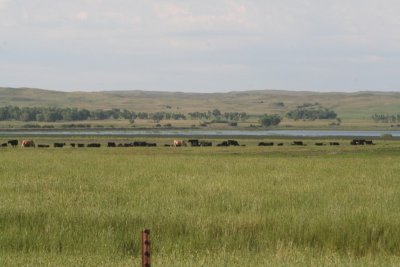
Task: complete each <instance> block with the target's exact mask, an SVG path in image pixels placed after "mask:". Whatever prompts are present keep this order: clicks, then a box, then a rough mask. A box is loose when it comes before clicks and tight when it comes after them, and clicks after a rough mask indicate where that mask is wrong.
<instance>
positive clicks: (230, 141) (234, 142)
mask: <svg viewBox="0 0 400 267" xmlns="http://www.w3.org/2000/svg"><path fill="white" fill-rule="evenodd" d="M228 145H230V146H240V145H239V142H238V141H236V140H228Z"/></svg>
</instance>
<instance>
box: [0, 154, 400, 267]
mask: <svg viewBox="0 0 400 267" xmlns="http://www.w3.org/2000/svg"><path fill="white" fill-rule="evenodd" d="M399 160H400V152H399V151H396V150H389V149H386V148H385V147H383V146H376V147H374V148H361V149H360V148H354V149H353V148H351V149H350V148H331V147H325V148H318V149H317V148H311V147H309V148H308V147H303V148H292V147H291V148H276V147H275V148H243V147H242V148H215V147H214V148H198V149H194V148H184V149H174V148H131V149H126V148H117V149H106V148H104V149H92V150H90V149H83V150H78V149H70V148H64V149H61V150H56V149H48V150H46V149H20V148H18V149H3V150H1V151H0V265H49V266H59V265H65V266H71V265H86V266H96V265H97V266H98V265H105V266H106V265H109V266H119V265H120V266H125V265H126V266H128V265H132V264H134V263H136V264H137V263H138V262H139V261H138V255H139V232H140V229H142V228H150V229H151V231H152V235H151V238H152V240H153V248H152V249H153V263H154V264H155V266H235V265H236V266H265V265H280V264H281V265H314V266H319V265H321V264H322V265H332V266H334V265H359V266H364V265H371V266H372V265H397V264H399V263H400V260H399V258H398V257H399V254H400V250H399V248H400V231H399V230H398V229H400V205H399V203H400V194H399V193H398V192H400V180H399V173H400V165H399V164H398V162H399Z"/></svg>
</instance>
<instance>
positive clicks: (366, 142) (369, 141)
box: [365, 140, 375, 145]
mask: <svg viewBox="0 0 400 267" xmlns="http://www.w3.org/2000/svg"><path fill="white" fill-rule="evenodd" d="M365 144H366V145H375V144H374V142H373V141H372V140H367V141H365Z"/></svg>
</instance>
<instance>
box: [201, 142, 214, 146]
mask: <svg viewBox="0 0 400 267" xmlns="http://www.w3.org/2000/svg"><path fill="white" fill-rule="evenodd" d="M200 146H212V142H208V141H200Z"/></svg>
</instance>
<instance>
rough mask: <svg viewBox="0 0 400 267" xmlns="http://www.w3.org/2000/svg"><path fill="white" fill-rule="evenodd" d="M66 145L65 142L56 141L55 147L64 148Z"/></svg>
mask: <svg viewBox="0 0 400 267" xmlns="http://www.w3.org/2000/svg"><path fill="white" fill-rule="evenodd" d="M64 146H65V143H54V147H59V148H63V147H64Z"/></svg>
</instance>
